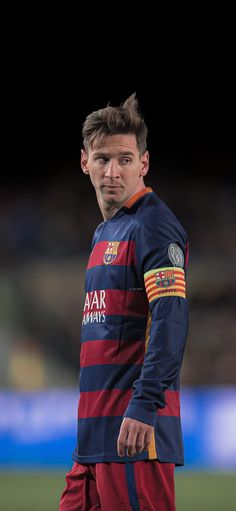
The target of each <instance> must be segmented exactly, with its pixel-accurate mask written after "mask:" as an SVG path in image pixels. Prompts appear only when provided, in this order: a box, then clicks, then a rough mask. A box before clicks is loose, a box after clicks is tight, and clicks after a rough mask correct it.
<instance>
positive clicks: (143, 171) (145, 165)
mask: <svg viewBox="0 0 236 511" xmlns="http://www.w3.org/2000/svg"><path fill="white" fill-rule="evenodd" d="M141 164H142V168H141V171H140V176H146V174H147V172H148V169H149V152H148V151H145V153H144V154H143V155H142V156H141Z"/></svg>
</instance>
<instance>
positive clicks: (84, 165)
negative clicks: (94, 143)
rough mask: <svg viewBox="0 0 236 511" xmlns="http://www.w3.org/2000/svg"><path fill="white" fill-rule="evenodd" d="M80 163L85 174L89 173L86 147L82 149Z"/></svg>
mask: <svg viewBox="0 0 236 511" xmlns="http://www.w3.org/2000/svg"><path fill="white" fill-rule="evenodd" d="M80 164H81V169H82V171H83V172H84V174H89V169H88V156H87V153H86V151H85V149H81V158H80Z"/></svg>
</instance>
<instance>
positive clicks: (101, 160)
mask: <svg viewBox="0 0 236 511" xmlns="http://www.w3.org/2000/svg"><path fill="white" fill-rule="evenodd" d="M96 160H97V161H99V162H100V163H102V164H104V163H107V162H108V158H105V156H98V157H97V158H96Z"/></svg>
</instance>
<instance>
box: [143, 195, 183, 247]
mask: <svg viewBox="0 0 236 511" xmlns="http://www.w3.org/2000/svg"><path fill="white" fill-rule="evenodd" d="M135 222H136V224H137V226H138V227H139V228H140V230H141V231H142V232H143V233H144V232H145V234H146V235H148V233H149V235H150V236H155V237H156V236H158V237H160V238H163V239H165V238H166V237H169V236H170V238H173V237H176V239H179V238H181V239H184V238H187V236H186V233H185V230H184V227H183V226H182V224H181V222H180V221H179V219H178V218H177V216H176V215H175V213H174V212H173V211H172V210H171V209H170V207H169V206H167V204H166V203H165V202H164V201H163V200H162V199H161V198H160V197H159V196H158V195H157V194H156V193H154V192H152V193H150V194H148V195H146V197H144V199H143V200H142V201H141V202H140V204H139V206H138V207H137V209H136V211H135ZM168 234H169V236H168Z"/></svg>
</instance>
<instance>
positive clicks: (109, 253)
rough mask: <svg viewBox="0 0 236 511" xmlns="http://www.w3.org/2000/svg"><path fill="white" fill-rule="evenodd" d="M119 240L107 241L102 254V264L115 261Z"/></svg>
mask: <svg viewBox="0 0 236 511" xmlns="http://www.w3.org/2000/svg"><path fill="white" fill-rule="evenodd" d="M119 244H120V242H119V241H109V243H108V246H107V249H106V251H105V253H104V256H103V262H104V264H111V263H113V262H114V261H115V259H116V258H117V255H118V247H119Z"/></svg>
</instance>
